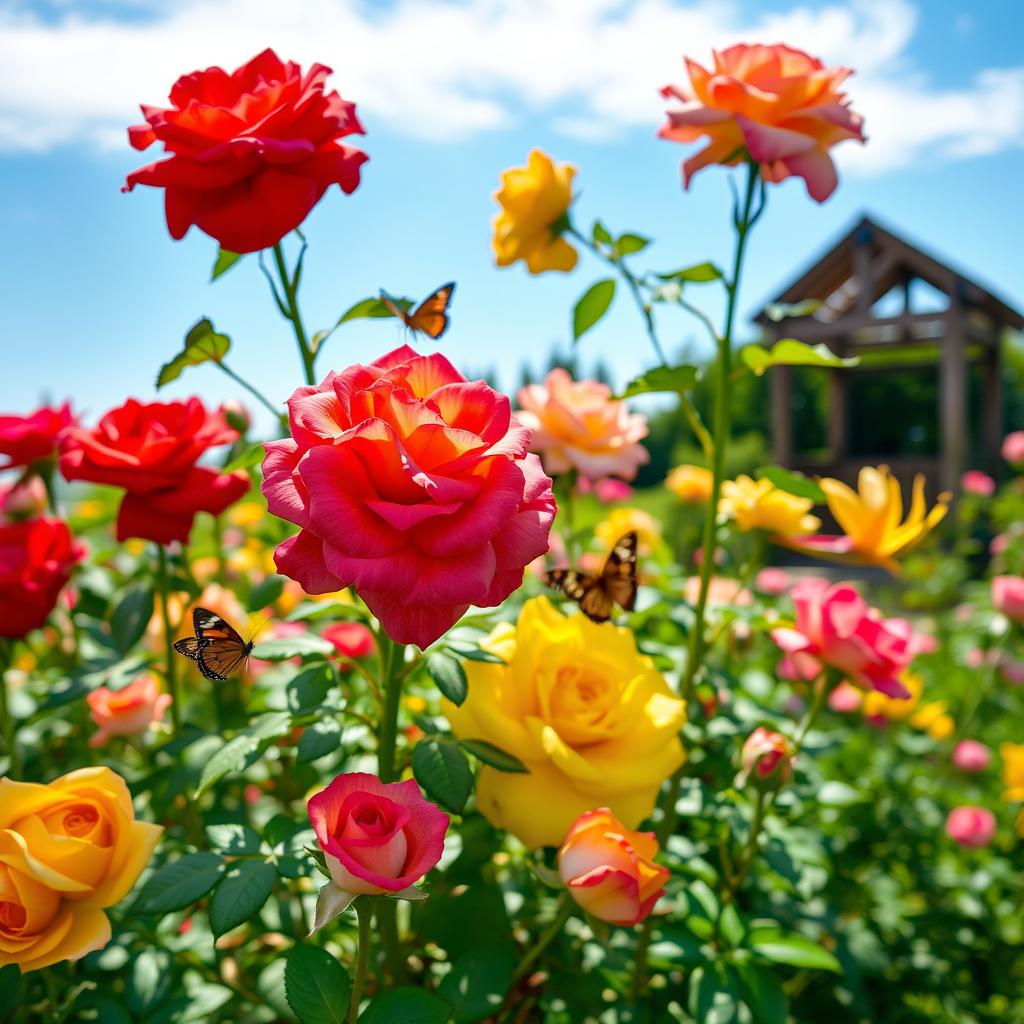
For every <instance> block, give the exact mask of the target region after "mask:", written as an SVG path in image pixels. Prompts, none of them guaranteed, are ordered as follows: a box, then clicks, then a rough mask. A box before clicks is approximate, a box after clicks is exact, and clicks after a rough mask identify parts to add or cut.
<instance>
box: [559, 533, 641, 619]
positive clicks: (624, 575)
mask: <svg viewBox="0 0 1024 1024" xmlns="http://www.w3.org/2000/svg"><path fill="white" fill-rule="evenodd" d="M636 548H637V536H636V531H635V530H630V532H629V533H627V534H625V536H623V537H620V538H619V539H618V540H617V541H616V542H615V547H614V548H612V551H611V554H610V555H609V556H608V559H607V561H606V562H605V563H604V568H602V569H601V572H600V574H599V575H596V576H595V575H594V574H593V573H589V572H582V571H580V570H579V569H552V570H551V571H550V572H547V573H545V574H544V582H545V583H546V584H547V585H548V586H549V587H554V588H555V590H560V591H561V592H562V593H563V594H565V596H566V597H567V598H569V600H570V601H575V602H576V603H577V604H578V605H579V606H580V611H581V612H583V614H584V615H586V617H587V618H588V619H592V620H593V621H594V622H607V621H608V620H609V619H610V618H611V617H612V612H613V611H614V610H615V605H618V606H619V607H620V608H621V609H622V610H623V611H627V612H631V611H632V610H633V608H634V607H635V606H636Z"/></svg>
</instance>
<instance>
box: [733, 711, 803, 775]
mask: <svg viewBox="0 0 1024 1024" xmlns="http://www.w3.org/2000/svg"><path fill="white" fill-rule="evenodd" d="M794 759H795V751H794V749H793V744H792V743H790V741H789V740H788V739H786V737H785V736H783V735H782V734H781V733H778V732H774V731H773V730H772V729H766V728H764V726H758V728H756V729H755V730H754V731H753V732H752V733H751V734H750V735H749V736H748V737H747V739H746V741H745V742H744V744H743V750H742V752H741V753H740V761H741V763H742V765H743V769H742V771H741V772H740V775H739V777H738V778H737V780H736V781H737V784H738V785H741V786H742V785H751V786H756V787H758V788H762V789H777V788H778V787H779V786H783V785H785V784H786V783H787V782H788V781H789V780H790V778H791V777H792V775H793V761H794Z"/></svg>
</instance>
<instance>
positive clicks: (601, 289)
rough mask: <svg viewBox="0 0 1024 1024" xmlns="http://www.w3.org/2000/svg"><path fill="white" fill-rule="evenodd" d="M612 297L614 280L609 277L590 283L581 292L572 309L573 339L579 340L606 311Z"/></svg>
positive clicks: (613, 296) (613, 294) (613, 295)
mask: <svg viewBox="0 0 1024 1024" xmlns="http://www.w3.org/2000/svg"><path fill="white" fill-rule="evenodd" d="M613 298H615V281H614V279H613V278H610V277H608V278H605V279H604V280H603V281H598V282H597V283H596V284H593V285H591V286H590V287H589V288H588V289H587V290H586V291H585V292H584V293H583V295H582V296H581V298H580V300H579V302H577V303H576V306H575V308H574V309H573V311H572V337H573V341H579V340H580V338H581V337H582V336H583V335H584V334H585V333H586V332H587V331H589V330H590V328H591V327H593V326H594V324H596V323H597V322H598V320H600V319H601V317H603V316H604V315H605V313H607V312H608V307H609V306H610V305H611V304H612V299H613Z"/></svg>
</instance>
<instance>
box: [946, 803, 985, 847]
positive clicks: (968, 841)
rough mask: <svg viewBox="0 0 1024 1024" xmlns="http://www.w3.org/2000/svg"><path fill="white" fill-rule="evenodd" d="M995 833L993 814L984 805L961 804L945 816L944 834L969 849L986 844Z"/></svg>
mask: <svg viewBox="0 0 1024 1024" xmlns="http://www.w3.org/2000/svg"><path fill="white" fill-rule="evenodd" d="M995 834H996V819H995V815H994V814H993V813H992V812H991V811H989V810H986V809H985V808H984V807H974V806H972V805H971V804H962V805H961V806H960V807H954V808H953V810H951V811H950V812H949V817H948V818H946V835H947V836H949V838H950V839H952V840H953V842H954V843H959V844H960V845H961V846H964V847H966V848H967V849H969V850H977V849H979V848H981V847H982V846H988V844H989V843H990V842H992V837H993V836H994V835H995Z"/></svg>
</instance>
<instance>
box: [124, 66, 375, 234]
mask: <svg viewBox="0 0 1024 1024" xmlns="http://www.w3.org/2000/svg"><path fill="white" fill-rule="evenodd" d="M330 73H331V69H330V68H326V67H324V66H323V65H322V64H314V65H313V66H312V67H311V68H310V69H309V71H308V72H307V73H306V74H305V75H303V73H302V69H301V68H300V67H299V65H298V64H295V63H294V62H292V61H289V62H288V63H287V64H285V63H284V62H283V61H282V60H281V59H280V58H279V57H278V56H277V54H276V53H274V51H273V50H264V51H263V52H262V53H261V54H259V55H258V56H256V57H253V59H252V60H250V61H249V63H248V64H243V65H242V66H241V67H240V68H238V69H237V70H236V71H233V72H232V73H231V74H228V73H227V72H226V71H224V70H223V68H207V69H206V70H205V71H195V72H193V73H192V74H191V75H184V76H182V77H181V78H179V79H178V81H177V82H175V84H174V86H173V88H172V89H171V95H170V100H171V106H170V107H169V108H167V109H162V108H159V107H148V106H143V107H142V113H143V116H144V117H145V119H146V122H147V123H146V124H141V125H135V126H134V127H132V128H129V129H128V139H129V141H130V142H131V144H132V146H134V147H135V149H145V148H146V147H147V146H151V145H152V144H153V143H154V142H157V141H160V142H162V143H163V144H164V150H165V151H166V152H168V153H170V154H171V156H170V158H169V159H167V160H160V161H158V162H157V163H153V164H149V165H148V166H147V167H140V168H139V169H138V170H137V171H133V172H132V173H131V174H129V175H128V180H127V182H126V184H125V187H124V190H125V191H131V189H133V188H134V187H135V186H136V185H153V186H154V187H156V188H163V189H166V192H165V194H164V203H165V211H166V214H167V228H168V230H169V231H170V233H171V235H172V237H174V238H182V237H184V235H185V232H186V231H188V229H189V228H190V227H191V226H192V225H193V224H195V225H196V227H198V228H199V230H200V231H205V232H206V233H207V234H208V235H211V236H212V237H213V238H215V239H216V240H217V241H218V242H220V244H221V246H222V247H223V248H225V249H228V250H230V251H231V252H255V251H256V250H257V249H266V248H268V247H269V246H272V245H274V244H275V243H277V242H279V241H280V240H281V239H282V238H283V237H284V236H285V235H286V234H288V232H289V231H292V230H294V229H295V228H297V227H298V226H299V225H300V224H301V223H302V222H303V220H305V218H306V215H307V214H308V213H309V211H310V210H312V209H313V207H314V206H316V204H317V203H318V202H319V201H320V199H321V197H322V196H323V194H324V192H326V191H327V188H328V186H329V185H333V184H338V185H340V186H341V189H342V191H343V192H354V191H355V189H356V187H357V186H358V185H359V168H360V166H361V165H362V164H363V163H364V162H365V161H366V160H367V159H368V158H367V156H366V154H365V153H364V152H363V151H362V150H359V149H356V148H354V147H353V146H346V145H343V144H342V143H340V142H339V141H338V140H339V139H341V138H343V137H344V136H346V135H352V134H353V133H359V134H360V135H361V134H363V126H362V125H361V124H360V123H359V119H358V118H357V117H356V113H355V104H353V103H349V102H347V101H346V100H343V99H342V98H341V97H340V96H339V95H338V94H337V93H336V92H324V82H325V80H326V78H327V76H328V75H329V74H330Z"/></svg>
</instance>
